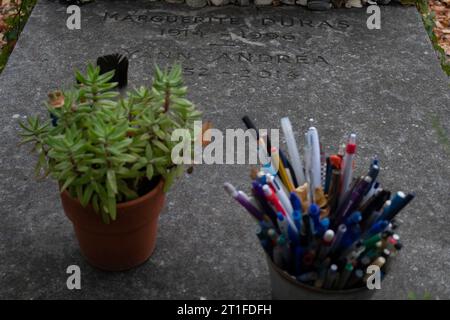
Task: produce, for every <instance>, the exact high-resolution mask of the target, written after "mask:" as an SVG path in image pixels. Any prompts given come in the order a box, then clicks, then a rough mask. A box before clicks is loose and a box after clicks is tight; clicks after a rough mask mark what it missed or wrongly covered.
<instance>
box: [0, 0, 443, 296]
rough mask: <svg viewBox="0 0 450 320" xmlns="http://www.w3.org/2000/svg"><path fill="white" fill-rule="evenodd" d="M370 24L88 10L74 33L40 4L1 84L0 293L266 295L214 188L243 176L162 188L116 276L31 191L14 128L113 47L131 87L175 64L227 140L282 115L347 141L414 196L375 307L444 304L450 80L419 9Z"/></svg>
mask: <svg viewBox="0 0 450 320" xmlns="http://www.w3.org/2000/svg"><path fill="white" fill-rule="evenodd" d="M367 17H368V15H367V14H366V12H365V10H338V11H333V10H331V11H327V12H314V13H311V12H309V11H307V10H304V9H302V8H300V7H298V6H296V7H291V6H284V7H279V8H272V7H270V8H255V7H247V8H242V7H224V8H222V7H208V8H205V9H202V10H197V11H195V10H192V9H190V8H189V7H187V6H185V5H181V6H180V5H166V4H164V3H147V4H139V2H136V1H101V0H97V1H95V3H93V4H88V5H86V6H83V7H82V29H81V30H78V31H77V30H74V31H70V30H68V29H67V28H66V27H65V22H66V21H65V20H66V18H67V14H66V11H65V8H63V7H61V6H60V5H59V4H58V3H57V2H48V1H40V2H39V4H38V6H37V7H36V8H35V10H34V12H33V15H32V17H31V18H30V20H29V23H28V24H27V26H26V28H25V31H24V33H23V35H22V37H21V38H20V41H19V43H18V45H17V47H16V49H15V51H14V53H13V54H12V56H11V59H10V61H9V63H8V65H7V67H6V69H5V71H4V72H3V73H2V75H1V77H0V101H2V113H1V116H0V125H1V127H0V128H1V135H2V146H1V147H0V159H1V160H0V161H1V162H0V163H1V166H0V192H1V197H0V201H1V205H0V208H1V214H0V255H1V256H0V258H1V259H0V279H1V286H0V297H1V298H26V299H30V298H103V299H107V298H144V299H155V298H164V299H166V298H192V299H199V298H200V297H204V298H208V299H213V298H236V299H243V298H270V284H269V279H268V272H267V267H266V265H265V260H264V256H263V252H262V250H261V248H260V246H259V244H258V242H257V240H256V237H255V235H254V229H255V225H254V223H253V221H252V220H251V218H250V217H248V216H247V214H246V213H245V212H244V210H243V209H242V208H240V207H239V206H238V205H237V204H236V203H234V201H233V200H232V199H230V198H229V197H228V196H227V195H226V194H225V193H224V191H223V189H222V184H223V182H224V181H231V182H233V183H234V184H236V185H237V186H238V187H240V188H243V189H245V190H248V187H249V178H248V171H249V167H248V166H244V165H231V166H230V165H214V166H207V165H199V166H196V168H195V170H194V173H193V174H192V175H190V176H188V175H187V176H185V177H184V178H183V179H182V180H180V181H179V182H178V183H177V184H176V186H175V187H174V188H173V189H172V190H171V191H170V192H169V194H168V200H167V204H166V209H165V212H164V213H163V214H162V215H161V219H160V230H159V234H158V244H157V248H156V251H155V253H154V255H153V256H152V257H151V259H150V260H149V261H148V262H147V263H146V264H144V265H143V266H141V267H139V268H136V269H134V270H131V271H129V272H124V273H104V272H100V271H98V270H95V269H93V268H91V267H90V266H89V265H88V264H87V263H86V262H85V261H84V259H83V258H82V257H81V256H80V253H79V250H78V245H77V243H76V240H75V236H74V234H73V230H72V226H71V224H70V222H69V221H68V220H67V219H66V217H65V216H64V213H63V212H62V208H61V205H60V201H59V197H58V194H57V186H56V184H55V183H54V182H53V181H44V182H41V183H38V182H36V181H34V179H33V168H32V164H34V163H35V159H34V157H32V156H30V155H29V154H28V153H27V151H26V148H21V149H19V148H17V143H18V141H19V139H18V137H17V134H18V130H19V126H18V124H17V118H21V119H23V118H24V117H25V116H27V115H30V114H34V113H36V112H39V113H41V114H42V115H43V116H46V111H45V110H44V108H43V105H42V102H43V101H44V100H46V96H47V93H48V92H49V91H51V90H54V89H56V88H60V87H67V86H68V85H69V84H70V83H72V82H73V70H74V69H75V68H84V66H85V65H86V63H87V61H93V62H94V61H95V60H96V58H97V57H98V56H100V55H104V54H108V53H113V52H120V53H124V54H127V55H128V57H129V58H130V70H129V74H130V79H129V83H130V86H133V85H141V84H145V83H149V81H150V78H151V77H152V66H153V64H154V63H159V64H161V65H162V66H167V65H169V64H170V63H171V62H173V61H176V60H178V61H181V62H182V64H183V66H184V71H185V78H186V83H187V85H188V86H189V87H190V89H191V90H190V94H189V98H190V99H192V100H193V101H195V102H196V103H197V105H198V106H199V108H200V109H201V110H203V111H204V112H205V120H206V119H207V120H212V121H213V122H214V125H215V126H216V127H217V128H219V129H221V130H225V129H227V128H243V124H242V123H241V120H240V118H241V117H242V116H243V115H245V114H248V115H249V116H251V117H252V118H254V119H255V121H256V123H257V124H258V125H259V126H260V127H261V128H278V127H279V119H280V118H281V117H282V116H289V117H290V119H291V122H292V123H293V125H294V128H295V130H296V134H297V135H298V141H301V139H300V137H301V134H302V133H303V132H304V131H305V130H306V129H307V128H308V127H309V126H310V125H315V126H317V128H318V129H319V132H320V134H321V137H322V143H323V144H324V146H326V147H327V148H326V151H327V152H328V151H332V150H333V151H336V149H335V148H333V149H331V148H329V146H333V147H335V146H337V145H338V143H339V141H340V140H341V137H343V136H344V134H346V133H348V132H349V131H350V130H354V131H356V132H357V134H358V139H359V143H360V147H359V148H358V156H357V160H356V161H357V165H358V172H359V173H361V174H362V173H363V172H365V170H366V167H367V163H368V161H369V159H370V158H371V157H372V156H373V155H374V154H377V155H378V157H379V159H380V161H381V165H382V168H383V171H382V173H381V181H382V182H383V185H384V186H386V187H388V188H390V189H392V190H405V191H415V192H416V193H417V199H416V200H415V201H414V202H413V203H412V204H411V205H410V206H409V207H408V208H407V209H406V210H405V211H404V212H402V213H401V215H400V216H399V219H400V220H401V221H402V223H403V225H402V227H401V232H400V234H401V237H402V241H403V243H404V245H405V247H404V250H403V251H402V252H401V254H400V256H399V257H398V259H397V261H396V262H395V263H394V264H393V265H392V268H391V270H392V271H391V273H390V274H388V276H387V277H386V279H385V281H383V283H382V289H381V290H379V291H378V292H376V293H375V295H374V297H375V298H379V299H392V298H406V297H407V295H408V292H410V291H414V292H416V293H417V294H418V295H421V294H423V292H425V291H428V292H430V293H431V295H432V296H433V297H434V298H449V297H450V283H449V268H450V255H449V254H448V253H449V249H450V244H449V242H448V239H450V229H449V228H448V225H449V223H450V215H449V205H450V203H449V193H448V190H449V187H450V184H449V181H450V170H449V169H450V167H449V161H448V157H449V153H448V152H449V148H450V147H449V145H448V142H446V141H448V140H445V135H448V132H449V130H450V109H449V108H448V106H449V103H450V95H449V86H448V82H447V78H446V77H445V75H444V74H443V72H442V71H441V69H440V66H439V63H438V61H437V60H436V57H435V54H434V51H433V49H432V47H431V45H430V43H429V41H428V38H427V35H426V33H425V31H424V29H423V26H422V23H421V21H420V17H419V15H418V13H417V12H416V10H415V9H414V8H403V7H396V6H389V7H382V8H381V17H382V24H381V28H382V29H381V30H368V29H367V27H366V19H367ZM201 18H202V19H201ZM443 137H444V138H443ZM72 264H76V265H79V266H80V267H81V270H82V290H80V291H69V290H67V288H66V277H67V275H66V273H65V271H66V268H67V267H68V266H69V265H72Z"/></svg>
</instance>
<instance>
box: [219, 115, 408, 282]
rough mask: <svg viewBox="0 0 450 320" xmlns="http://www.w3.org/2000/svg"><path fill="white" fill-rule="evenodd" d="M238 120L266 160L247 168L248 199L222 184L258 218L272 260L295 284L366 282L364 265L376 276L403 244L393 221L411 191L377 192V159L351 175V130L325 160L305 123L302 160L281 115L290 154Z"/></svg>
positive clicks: (260, 234) (260, 235)
mask: <svg viewBox="0 0 450 320" xmlns="http://www.w3.org/2000/svg"><path fill="white" fill-rule="evenodd" d="M243 120H244V123H245V124H246V125H247V127H248V128H249V129H254V132H256V134H255V135H256V136H255V138H256V139H257V141H258V147H259V149H260V150H264V152H267V154H268V155H270V158H268V159H270V161H268V162H267V163H266V164H264V165H262V167H261V169H260V170H259V169H255V170H254V171H253V172H252V178H253V181H252V194H253V196H252V197H250V196H247V195H246V194H245V193H244V192H243V191H238V190H236V189H235V188H234V187H233V186H232V185H231V184H230V183H225V185H224V187H225V189H226V191H227V192H228V193H229V194H230V195H231V196H232V197H233V198H234V199H236V200H237V201H238V202H239V203H240V204H241V205H242V206H243V207H244V208H245V209H246V210H247V211H248V212H249V213H250V214H251V215H252V216H253V217H254V218H255V219H256V220H257V221H258V224H259V226H258V230H257V236H258V238H259V240H260V242H261V245H262V246H263V248H264V250H265V251H266V253H267V255H268V256H269V257H270V258H271V259H272V261H273V262H274V263H275V264H276V265H277V266H278V267H279V268H281V269H282V270H284V271H286V272H288V273H289V274H290V275H292V276H294V277H295V278H296V280H297V281H300V282H302V283H305V284H307V285H310V286H314V287H316V288H322V289H328V290H346V289H351V288H359V287H363V286H365V282H364V280H365V279H367V278H366V277H368V274H366V269H367V267H368V266H370V265H376V266H378V267H379V268H380V271H381V276H382V277H383V276H384V274H385V273H386V271H387V269H388V266H389V263H390V261H391V259H392V258H393V257H394V256H395V255H396V254H397V253H398V251H399V250H400V249H401V248H402V245H401V243H400V242H399V236H398V235H397V234H396V229H397V227H398V222H396V221H395V219H394V218H395V216H396V215H397V214H398V213H399V211H400V210H402V209H403V208H404V207H405V206H406V205H407V204H408V203H409V202H410V201H411V200H412V199H413V198H414V194H412V193H409V194H405V193H403V192H397V193H394V194H391V192H390V191H388V190H386V189H383V188H382V187H381V185H380V183H379V182H378V179H377V178H378V174H379V171H380V166H379V162H378V160H377V159H374V160H372V162H371V163H370V166H369V168H368V170H367V173H366V174H365V175H364V176H362V177H358V176H356V175H355V174H354V157H355V154H356V135H355V134H350V136H349V137H348V141H347V142H346V143H344V144H343V145H342V146H340V148H339V151H338V153H337V154H334V155H330V156H328V157H325V156H324V154H323V153H322V152H321V146H320V141H319V135H318V132H317V130H316V128H314V127H311V128H309V130H308V132H307V133H306V134H305V138H306V139H305V148H304V151H305V152H304V157H303V161H302V159H301V156H300V152H299V150H298V148H297V144H296V140H295V137H294V134H293V130H292V126H291V123H290V121H289V119H288V118H283V119H281V126H282V131H283V134H284V136H285V139H286V144H287V151H288V156H289V159H288V157H287V156H286V155H284V154H283V152H282V151H281V150H278V149H277V148H275V147H271V143H270V139H269V138H268V137H265V139H263V137H260V136H259V135H258V130H257V129H256V128H255V126H254V125H253V123H252V122H251V120H250V119H249V118H248V117H244V118H243Z"/></svg>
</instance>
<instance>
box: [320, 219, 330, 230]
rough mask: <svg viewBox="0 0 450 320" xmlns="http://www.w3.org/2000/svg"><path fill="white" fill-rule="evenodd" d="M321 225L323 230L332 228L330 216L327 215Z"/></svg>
mask: <svg viewBox="0 0 450 320" xmlns="http://www.w3.org/2000/svg"><path fill="white" fill-rule="evenodd" d="M320 225H321V226H322V229H323V230H328V229H329V228H330V218H328V217H326V218H323V219H322V220H320Z"/></svg>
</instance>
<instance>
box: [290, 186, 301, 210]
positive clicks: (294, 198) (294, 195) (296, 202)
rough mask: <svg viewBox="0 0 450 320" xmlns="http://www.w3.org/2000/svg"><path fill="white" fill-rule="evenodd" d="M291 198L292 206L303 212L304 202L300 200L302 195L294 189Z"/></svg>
mask: <svg viewBox="0 0 450 320" xmlns="http://www.w3.org/2000/svg"><path fill="white" fill-rule="evenodd" d="M289 198H290V200H291V204H292V207H293V208H294V210H295V211H299V212H302V202H301V200H300V197H299V196H298V195H297V193H296V192H295V191H292V192H291V193H290V195H289Z"/></svg>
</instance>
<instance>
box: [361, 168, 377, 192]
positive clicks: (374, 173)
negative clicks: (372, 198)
mask: <svg viewBox="0 0 450 320" xmlns="http://www.w3.org/2000/svg"><path fill="white" fill-rule="evenodd" d="M378 173H380V167H379V166H378V165H377V164H374V163H372V164H371V165H370V169H369V173H368V174H367V175H368V176H369V177H371V178H372V182H370V184H369V186H368V187H367V190H366V192H364V195H366V194H368V193H369V191H370V190H371V189H372V187H373V185H374V184H375V182H376V179H377V177H378Z"/></svg>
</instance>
